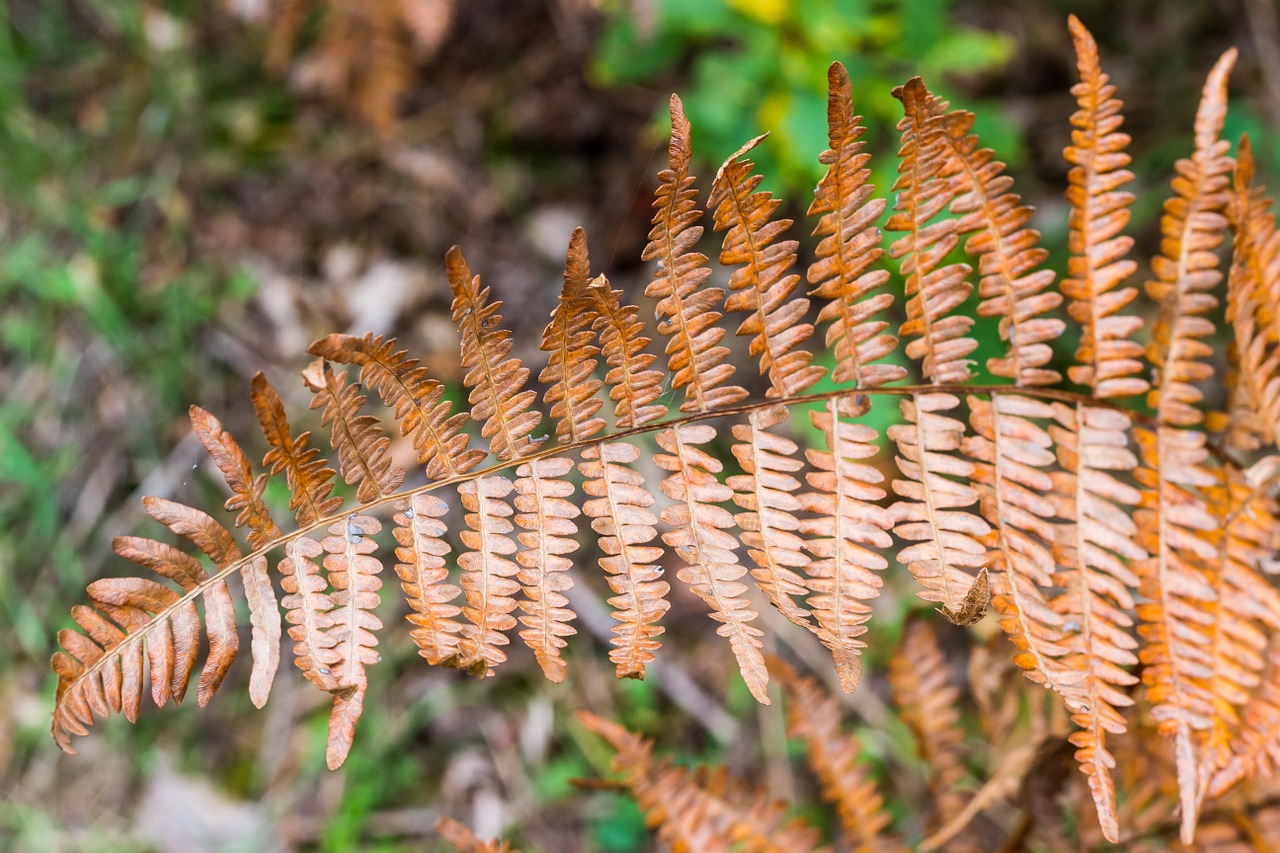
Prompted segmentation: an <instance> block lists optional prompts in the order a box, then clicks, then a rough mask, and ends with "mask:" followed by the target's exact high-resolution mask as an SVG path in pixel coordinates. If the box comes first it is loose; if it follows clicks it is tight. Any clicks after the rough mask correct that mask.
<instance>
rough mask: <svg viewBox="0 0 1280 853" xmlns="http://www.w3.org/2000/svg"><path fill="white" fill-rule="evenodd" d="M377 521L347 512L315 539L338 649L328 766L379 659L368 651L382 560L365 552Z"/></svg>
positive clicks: (345, 744)
mask: <svg viewBox="0 0 1280 853" xmlns="http://www.w3.org/2000/svg"><path fill="white" fill-rule="evenodd" d="M381 529H382V524H381V522H379V521H378V520H377V519H376V518H374V517H372V516H369V515H353V516H350V517H349V518H344V519H342V520H340V521H337V522H334V523H333V524H332V525H330V526H329V535H328V536H326V537H325V538H324V539H322V540H320V547H321V548H322V549H323V550H324V552H325V558H324V568H325V571H326V573H327V574H328V577H329V585H330V586H331V587H333V592H332V593H330V595H329V598H330V600H331V601H332V602H333V609H332V610H331V611H329V613H328V616H329V617H330V619H332V620H333V626H332V627H331V628H329V636H330V637H332V638H333V639H334V640H336V641H337V642H336V645H335V646H334V649H335V650H336V651H337V653H338V661H337V664H336V666H334V667H333V668H332V671H333V677H334V681H335V682H336V687H335V689H334V691H333V694H334V695H333V711H332V712H331V713H330V715H329V743H328V747H327V749H326V750H325V761H326V762H327V763H328V765H329V769H330V770H335V769H337V768H338V767H341V766H342V763H343V762H344V761H346V759H347V753H348V752H349V751H350V750H351V741H352V738H353V737H354V736H355V727H356V722H357V721H359V719H360V714H361V712H362V711H363V710H364V692H365V688H367V687H368V685H369V676H368V674H367V672H366V671H365V668H366V667H367V666H371V665H372V664H375V663H377V662H378V661H379V660H381V659H382V658H381V655H379V654H378V653H377V652H376V651H374V647H375V646H377V645H378V636H377V634H376V633H375V632H376V631H378V630H380V629H381V628H382V620H381V619H379V618H378V617H377V616H376V615H375V614H374V612H373V611H374V610H376V609H377V607H378V602H379V600H380V597H379V595H378V590H380V589H381V588H382V581H381V579H379V578H378V574H379V573H381V572H382V563H381V561H379V560H378V559H377V558H376V557H372V556H370V555H371V554H373V552H374V551H377V550H378V543H377V542H376V541H374V539H373V535H374V534H375V533H377V532H378V531H379V530H381Z"/></svg>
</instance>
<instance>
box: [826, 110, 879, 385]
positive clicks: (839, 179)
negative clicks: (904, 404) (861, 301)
mask: <svg viewBox="0 0 1280 853" xmlns="http://www.w3.org/2000/svg"><path fill="white" fill-rule="evenodd" d="M853 128H854V129H855V131H856V130H860V129H861V128H859V126H858V125H856V124H854V125H853ZM859 136H861V134H857V133H854V132H850V133H848V134H846V136H845V137H844V139H843V140H842V143H841V145H840V148H839V150H838V151H837V153H836V159H835V162H834V163H832V164H831V165H832V168H831V177H832V183H831V185H832V186H833V187H834V189H833V190H832V194H833V195H834V196H835V204H834V205H832V208H833V209H832V211H831V214H830V215H831V217H832V220H831V221H833V222H834V223H835V225H834V228H833V230H832V232H831V236H832V237H833V238H834V240H835V244H836V257H838V258H839V260H840V271H839V272H838V273H836V275H835V276H833V278H836V279H838V280H839V281H840V284H841V287H840V290H841V293H840V295H839V296H838V297H837V298H836V299H835V300H834V301H835V302H836V304H837V305H839V306H840V318H841V320H843V322H844V328H845V338H846V340H847V341H848V344H849V345H848V353H849V355H848V360H849V362H851V363H852V365H853V381H854V384H855V385H860V384H861V383H862V371H863V368H864V367H865V365H864V364H863V363H862V358H861V355H860V354H859V352H858V346H857V344H856V343H855V342H854V340H853V333H854V329H856V328H857V327H858V321H857V320H856V319H855V318H854V316H853V311H852V308H853V306H852V305H851V300H850V299H849V298H848V297H847V296H846V295H845V294H846V293H847V290H846V287H847V286H849V285H852V284H853V283H854V282H856V281H858V279H860V278H861V277H862V276H861V275H857V276H851V275H850V273H849V270H850V269H851V268H852V266H853V260H854V259H853V258H851V257H850V256H849V245H848V243H847V242H846V241H845V239H844V224H845V222H846V221H847V220H846V218H845V207H846V204H847V202H846V196H845V194H844V179H845V175H846V169H847V168H851V167H852V161H853V160H854V159H855V158H856V157H857V156H858V154H859V153H860V152H861V151H862V149H863V147H864V143H862V142H860V141H859V139H858V137H859ZM845 152H848V156H847V157H846V153H845ZM857 172H858V170H856V169H855V170H854V177H853V178H851V179H850V180H855V179H856V178H857ZM865 183H866V182H865V181H863V185H865ZM877 218H878V217H877ZM861 233H862V232H859V234H861ZM855 236H856V235H855ZM876 247H877V248H879V247H880V243H879V242H877V243H876ZM828 280H830V279H828ZM833 372H834V368H833Z"/></svg>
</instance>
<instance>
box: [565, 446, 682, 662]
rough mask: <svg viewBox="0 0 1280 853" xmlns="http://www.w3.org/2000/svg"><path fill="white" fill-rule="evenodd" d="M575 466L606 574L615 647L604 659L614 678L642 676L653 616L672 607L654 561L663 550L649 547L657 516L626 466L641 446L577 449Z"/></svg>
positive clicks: (656, 628) (653, 645) (652, 645)
mask: <svg viewBox="0 0 1280 853" xmlns="http://www.w3.org/2000/svg"><path fill="white" fill-rule="evenodd" d="M582 458H583V461H582V462H581V463H580V465H579V470H580V471H581V472H582V476H583V477H584V478H586V481H585V482H584V483H583V485H582V491H583V492H584V493H585V494H587V495H588V496H590V498H591V499H590V500H587V501H585V502H584V503H583V505H582V511H583V512H584V513H585V514H586V515H587V516H588V517H589V518H590V519H591V529H592V530H594V531H595V532H596V534H597V535H599V537H600V540H599V542H600V550H601V551H602V552H603V553H604V556H602V557H601V558H600V567H601V568H603V569H604V570H605V572H606V573H607V575H608V581H609V588H610V589H612V590H613V593H614V595H613V597H612V598H610V599H609V604H610V606H612V607H613V608H614V610H613V618H614V619H616V620H618V623H619V624H617V625H615V626H613V633H614V634H615V635H616V636H615V637H614V638H613V641H612V642H613V645H614V649H613V651H611V652H610V653H609V659H610V660H612V661H613V662H614V664H615V665H616V666H617V674H618V677H619V678H638V679H641V680H643V679H644V676H645V665H646V664H648V663H649V662H650V661H652V660H653V653H654V652H655V651H657V649H658V645H659V644H658V640H657V637H658V635H660V634H661V633H662V632H663V630H664V629H663V627H662V626H661V625H659V624H658V620H660V619H661V618H662V615H663V614H664V613H666V612H667V610H668V609H670V607H671V603H670V602H669V601H667V593H669V592H670V591H671V587H670V585H668V584H667V582H666V581H664V580H662V568H661V566H659V565H657V563H658V561H659V560H660V559H661V557H662V549H661V548H660V547H656V546H653V545H651V544H650V543H651V542H653V540H654V539H656V538H657V536H658V527H657V526H658V519H657V516H655V515H654V514H653V511H652V510H651V509H650V507H652V506H653V505H654V503H655V502H656V501H655V499H654V497H653V495H652V494H650V493H649V490H648V489H646V488H645V487H644V477H643V476H641V475H640V474H639V473H638V472H637V471H635V470H633V469H631V468H629V467H627V466H628V465H630V464H631V463H634V462H635V461H636V460H637V459H639V458H640V448H638V447H636V446H635V445H633V444H628V443H626V442H622V441H617V442H609V443H607V444H601V445H600V446H598V447H591V448H587V449H586V450H584V451H582Z"/></svg>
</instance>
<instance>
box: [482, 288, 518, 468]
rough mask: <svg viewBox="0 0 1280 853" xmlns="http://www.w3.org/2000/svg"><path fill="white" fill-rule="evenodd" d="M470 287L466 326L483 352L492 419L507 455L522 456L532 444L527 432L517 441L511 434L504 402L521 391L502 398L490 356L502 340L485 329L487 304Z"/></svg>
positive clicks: (486, 387) (498, 454)
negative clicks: (523, 451) (481, 301)
mask: <svg viewBox="0 0 1280 853" xmlns="http://www.w3.org/2000/svg"><path fill="white" fill-rule="evenodd" d="M471 288H472V284H471V283H468V284H467V290H466V294H467V302H468V311H467V313H466V318H467V325H468V327H469V329H468V330H469V331H470V333H471V337H472V339H473V340H474V341H475V349H476V350H477V351H478V352H479V353H480V361H481V365H480V366H481V368H482V369H481V371H480V372H481V373H483V374H484V380H483V381H484V386H483V387H484V388H485V389H487V393H488V395H489V400H490V402H491V403H492V405H493V415H492V417H491V418H490V421H496V422H497V424H498V430H499V431H500V432H501V433H502V439H503V441H504V442H505V443H506V454H505V455H510V456H512V457H517V456H519V455H520V451H521V450H523V449H524V448H525V447H528V446H530V444H531V442H530V441H529V440H528V436H527V435H526V436H524V441H521V442H519V443H517V441H516V439H515V438H514V437H513V436H512V434H511V425H510V424H509V423H508V422H507V412H506V409H505V408H504V405H503V404H504V403H507V402H509V401H510V400H511V399H514V398H515V397H517V396H519V393H520V392H519V390H516V391H515V393H513V394H511V395H510V396H509V397H508V398H507V399H503V396H502V389H501V388H499V387H498V383H497V382H495V381H494V379H493V374H494V370H495V368H494V365H493V360H492V359H491V358H490V357H489V356H490V347H491V346H493V345H495V344H502V343H503V341H502V340H497V341H494V340H491V339H490V336H489V335H488V333H487V330H486V329H485V328H484V321H485V320H486V319H488V318H487V317H485V318H481V316H480V313H481V312H482V311H483V310H484V309H485V308H486V307H488V306H485V305H482V304H480V300H479V298H477V297H476V296H475V294H474V293H473V292H472V290H471ZM509 351H510V350H508V352H509ZM504 355H505V353H504ZM501 366H502V365H501V363H499V364H498V367H501ZM482 393H484V392H482ZM482 426H483V425H482ZM494 455H495V456H497V457H498V458H499V459H501V458H502V457H503V455H504V454H502V453H497V452H496V451H495V453H494Z"/></svg>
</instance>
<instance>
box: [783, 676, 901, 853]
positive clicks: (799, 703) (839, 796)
mask: <svg viewBox="0 0 1280 853" xmlns="http://www.w3.org/2000/svg"><path fill="white" fill-rule="evenodd" d="M769 668H770V669H771V670H772V671H773V674H774V675H776V676H778V682H779V683H780V684H781V685H782V689H783V691H784V692H785V695H786V702H787V734H788V735H790V736H791V737H793V738H797V739H799V740H800V741H802V742H803V743H804V746H805V758H806V760H807V761H808V762H809V766H810V767H811V768H813V772H814V774H815V775H816V776H817V777H818V781H819V782H820V783H821V785H822V798H823V799H824V800H826V801H827V802H828V803H831V804H832V805H834V806H835V808H836V814H838V815H839V816H840V822H841V824H843V826H844V830H845V834H846V836H847V838H848V840H849V843H850V844H851V845H852V846H851V847H850V848H849V849H850V850H852V851H853V853H906V851H907V847H906V845H905V844H903V843H902V841H901V840H899V839H897V838H895V837H894V836H892V835H891V834H889V833H888V832H887V831H886V830H888V828H889V814H888V812H886V811H885V808H884V795H883V794H881V793H880V789H879V786H877V785H876V782H875V780H874V779H873V778H872V777H871V774H870V772H868V768H867V767H866V766H865V765H864V763H863V762H862V761H861V759H860V755H861V753H862V744H861V743H860V742H859V741H858V739H857V738H856V737H854V736H853V735H851V734H849V733H847V732H845V731H844V730H843V727H842V724H841V717H840V705H839V703H838V702H837V701H836V700H835V698H834V697H833V696H831V694H830V693H829V692H828V691H827V690H826V689H825V688H823V686H822V685H820V684H819V683H818V682H817V681H815V680H814V679H812V678H805V677H802V676H800V675H798V674H797V673H796V671H795V670H794V669H792V668H791V667H790V666H788V665H787V664H785V663H783V662H782V661H780V660H778V659H776V658H774V659H771V660H770V663H769Z"/></svg>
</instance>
